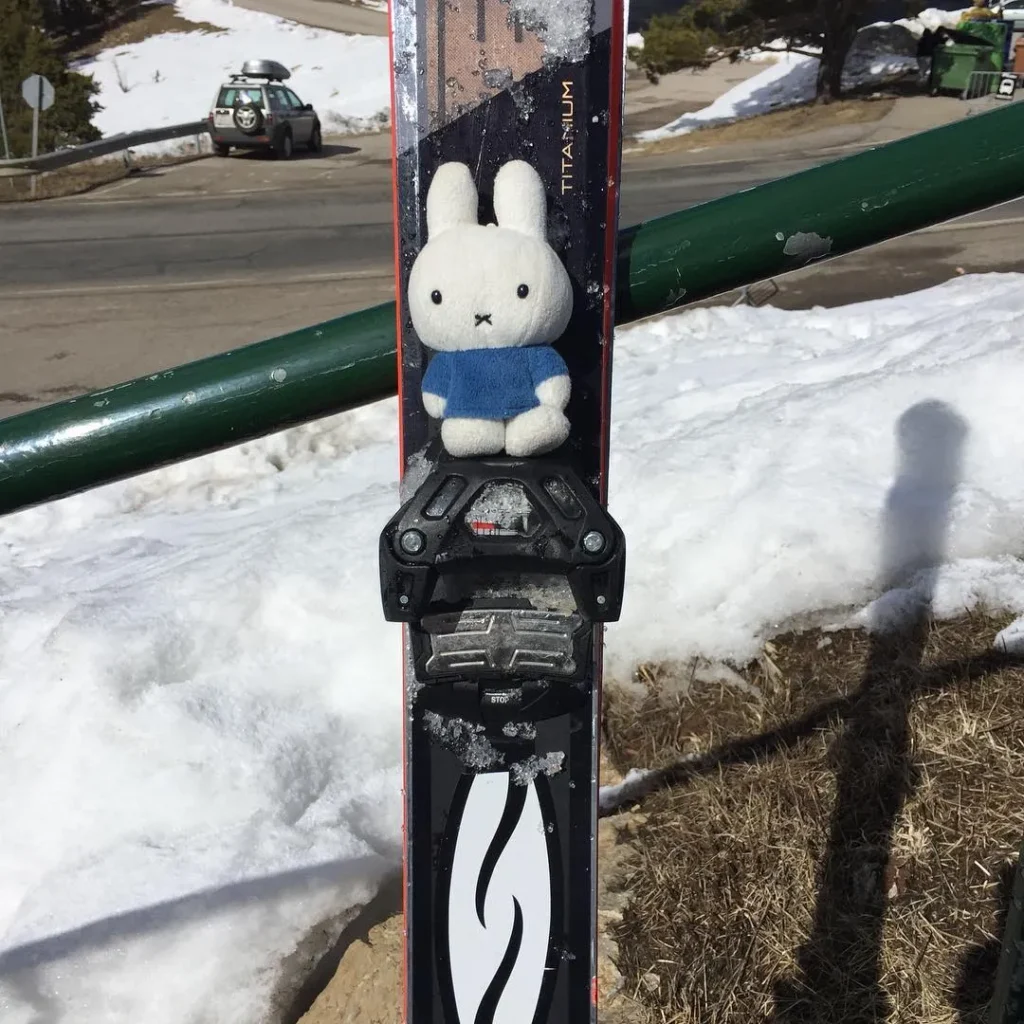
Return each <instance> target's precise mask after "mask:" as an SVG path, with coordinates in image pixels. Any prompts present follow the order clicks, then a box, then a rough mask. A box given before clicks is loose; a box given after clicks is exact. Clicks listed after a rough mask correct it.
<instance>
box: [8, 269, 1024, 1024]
mask: <svg viewBox="0 0 1024 1024" xmlns="http://www.w3.org/2000/svg"><path fill="white" fill-rule="evenodd" d="M1022 286H1024V276H1022V275H1012V274H1003V275H986V276H981V277H965V278H962V279H959V280H956V281H954V282H952V283H950V284H948V285H945V286H943V287H941V288H934V289H931V290H929V291H925V292H921V293H919V294H916V295H909V296H905V297H902V298H896V299H889V300H885V301H880V302H871V303H865V304H861V305H856V306H850V307H847V308H843V309H836V310H823V309H815V310H810V311H805V312H783V311H779V310H774V309H761V310H754V309H748V308H737V309H730V308H712V309H698V310H694V311H692V312H688V313H685V314H682V315H678V316H673V317H668V318H664V319H662V320H660V321H657V322H652V323H647V324H642V325H638V326H635V327H633V328H631V329H628V330H623V331H621V332H620V333H619V336H618V340H617V345H618V348H617V354H616V364H615V375H614V411H613V416H614V420H613V433H612V452H613V460H612V466H611V507H612V510H613V512H614V514H615V515H616V516H617V517H618V519H619V520H620V522H621V523H622V525H623V527H624V528H625V530H626V533H627V536H628V538H629V547H630V551H629V571H628V580H627V590H626V599H625V605H624V609H623V620H622V622H621V623H618V624H615V625H613V626H611V627H610V628H609V631H608V661H609V668H610V671H611V672H612V673H613V674H615V673H624V672H626V671H628V670H629V669H630V667H631V666H632V664H633V662H634V661H635V660H637V659H640V658H645V659H650V658H686V657H689V656H691V655H694V654H697V653H700V654H703V655H707V656H710V657H714V658H723V659H727V658H735V659H744V658H746V657H748V656H750V655H751V654H753V653H754V652H755V651H756V650H757V649H758V646H759V643H760V642H761V638H762V637H763V636H764V635H766V634H767V633H769V632H770V631H771V630H772V629H773V628H774V626H775V624H777V623H782V622H785V621H786V620H787V619H788V618H789V617H791V616H793V615H797V614H801V613H806V612H812V611H814V610H816V609H829V608H834V607H837V606H850V605H853V606H857V605H863V604H865V603H866V602H868V601H870V600H871V599H873V598H878V597H879V596H880V587H881V581H882V579H883V578H888V577H889V576H891V574H892V572H893V571H894V569H895V568H898V566H895V565H894V564H893V554H892V551H891V545H889V548H887V546H886V543H885V537H886V513H885V511H884V510H885V509H886V508H887V507H888V508H890V509H891V508H892V507H893V494H894V493H896V494H898V495H900V496H902V500H904V501H910V502H912V503H913V502H916V503H917V506H916V507H917V508H918V509H919V510H920V511H921V513H922V514H923V515H927V516H929V517H930V521H933V522H938V523H940V524H941V522H942V521H943V520H944V518H946V517H947V513H946V510H945V508H944V503H945V502H946V500H947V498H948V505H949V508H948V527H947V528H946V531H945V541H944V546H945V551H946V561H947V564H946V565H945V567H944V568H943V569H942V570H941V571H940V573H939V574H938V582H937V585H936V588H935V589H936V609H937V611H938V612H939V613H941V614H954V613H956V612H957V611H959V610H960V609H962V608H966V607H972V606H974V605H975V604H977V603H978V602H985V603H988V604H991V605H993V606H1000V607H1007V608H1011V609H1016V610H1018V611H1024V570H1022V567H1021V563H1020V562H1019V561H1018V559H1017V558H1016V557H1014V556H1015V555H1016V553H1018V552H1021V551H1022V550H1024V473H1022V472H1021V467H1020V457H1021V456H1020V451H1019V448H1020V446H1019V429H1018V422H1019V418H1020V397H1019V383H1018V382H1019V381H1020V379H1021V378H1022V376H1024V350H1022V348H1021V346H1020V336H1021V334H1022V332H1024V307H1022V304H1021V300H1020V296H1021V293H1022V292H1021V290H1022ZM935 402H940V403H946V404H947V406H948V408H946V407H945V406H936V405H935V404H934V403H935ZM928 403H933V404H928ZM395 416H396V406H395V402H394V400H391V401H386V402H381V403H378V404H377V405H374V406H371V407H369V408H366V409H362V410H358V411H356V412H353V413H348V414H345V415H342V416H338V417H334V418H332V419H330V420H325V421H322V422H319V423H317V424H313V425H309V426H305V427H301V428H296V429H294V430H290V431H287V432H285V433H282V434H279V435H275V436H274V437H271V438H268V439H265V440H263V441H261V442H259V443H253V444H248V445H243V446H241V447H239V448H236V449H233V450H230V451H226V452H222V453H219V454H217V455H214V456H210V457H206V458H202V459H197V460H194V461H192V462H189V463H186V464H183V465H180V466H176V467H173V468H169V469H166V470H161V471H159V472H156V473H152V474H149V475H147V476H144V477H140V478H138V479H136V480H133V481H127V482H124V483H120V484H116V485H112V486H109V487H106V488H103V489H101V490H98V491H95V492H93V493H90V494H86V495H82V496H79V497H76V498H71V499H67V500H65V501H62V502H58V503H55V504H52V505H49V506H46V507H43V508H39V509H33V510H29V511H26V512H23V513H20V514H18V515H15V516H10V517H8V518H6V519H4V520H0V547H2V550H3V552H4V556H5V557H4V579H3V582H4V586H3V588H2V591H0V822H2V823H3V824H2V828H3V840H4V841H3V842H2V843H0V936H2V938H0V1020H2V1021H3V1022H4V1024H30V1022H35V1021H38V1020H39V1012H40V1007H45V1008H46V1009H45V1013H46V1019H47V1021H49V1022H50V1024H101V1022H102V1024H137V1022H139V1021H145V1022H146V1024H181V1022H182V1021H186V1020H187V1021H189V1022H191V1024H253V1022H254V1021H258V1020H261V1019H262V1014H263V1012H264V1011H265V1009H266V1008H267V1006H268V1005H269V1002H270V998H271V993H272V992H273V991H274V989H275V986H277V985H278V984H279V980H280V979H279V968H280V964H281V962H282V961H283V959H284V958H285V957H286V956H287V955H288V954H290V953H291V952H293V951H294V949H295V946H296V943H297V942H299V941H300V940H301V938H302V937H303V936H304V935H306V934H307V933H308V932H309V931H310V930H311V929H313V928H314V927H315V925H316V924H317V923H318V922H319V921H321V920H322V919H324V918H325V917H327V916H329V915H331V914H335V913H342V912H344V911H345V910H346V908H349V909H351V908H354V907H356V906H358V905H359V904H361V903H363V902H364V901H365V900H367V899H368V898H369V897H370V896H371V895H372V893H373V892H374V891H375V889H376V888H377V887H378V885H379V884H380V881H381V879H382V878H383V877H384V876H385V875H386V874H387V873H388V872H390V871H392V870H394V869H395V867H396V865H397V864H398V861H399V835H400V805H399V785H400V784H399V743H400V739H399V737H400V729H401V720H402V701H401V695H400V692H399V689H400V683H399V674H400V659H399V651H398V647H399V642H400V639H399V638H400V630H399V629H398V628H397V627H396V626H394V625H390V624H388V623H385V622H383V621H382V619H381V612H380V604H379V599H378V595H377V564H376V557H377V556H376V538H377V533H378V530H379V529H380V526H381V525H382V524H383V523H384V522H385V521H386V519H387V518H388V517H389V516H390V514H391V513H392V512H393V510H394V509H395V507H396V504H397V500H398V496H397V487H396V485H395V474H396V470H397V463H398V458H397V453H396V448H395V434H396V429H395ZM922 416H923V417H924V418H925V420H926V421H927V422H931V423H936V422H938V423H939V424H940V425H941V424H946V425H947V426H948V427H949V428H950V429H946V430H944V431H940V432H938V434H937V435H936V436H938V437H945V438H946V442H947V444H952V443H954V442H956V443H958V444H959V442H958V441H957V438H958V437H959V436H960V434H963V440H962V451H960V452H959V455H960V459H959V461H960V469H959V475H958V479H959V483H958V485H957V486H955V488H953V493H952V495H951V496H948V495H944V493H943V487H942V486H937V485H936V481H935V480H934V479H932V478H930V477H929V474H928V472H926V471H924V470H922V468H921V465H920V464H914V463H913V460H911V465H910V466H909V471H908V467H907V466H906V465H905V466H904V468H903V473H902V477H901V484H900V487H899V488H895V489H894V481H895V480H896V479H897V476H898V475H899V474H900V469H899V459H900V453H899V444H898V440H897V431H898V430H899V429H901V428H900V423H901V418H902V422H903V423H904V424H906V423H907V422H908V419H909V421H914V420H915V417H916V418H917V419H920V418H921V417H922ZM929 417H930V419H929ZM958 424H960V426H958ZM905 433H906V431H905V430H904V434H905ZM933 447H934V444H933ZM924 454H927V453H924ZM938 454H939V455H940V456H941V454H942V453H941V452H940V453H938ZM933 455H934V453H933ZM904 461H905V462H906V461H907V460H904ZM955 461H956V460H955V459H952V458H951V457H945V458H937V457H932V458H926V459H925V461H924V466H925V467H927V466H934V465H938V464H941V465H944V466H949V465H952V464H954V463H955ZM915 465H916V469H915ZM940 483H943V482H942V481H940ZM953 484H956V480H954V481H953ZM946 485H949V481H948V480H946V481H945V482H944V484H943V486H946ZM950 486H951V485H950ZM890 532H891V531H890ZM897 598H898V595H897V596H896V598H894V597H892V596H890V597H889V598H888V600H889V601H890V602H892V601H893V600H896V599H897ZM845 617H846V613H843V614H842V615H840V616H839V618H841V619H845Z"/></svg>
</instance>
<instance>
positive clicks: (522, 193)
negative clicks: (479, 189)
mask: <svg viewBox="0 0 1024 1024" xmlns="http://www.w3.org/2000/svg"><path fill="white" fill-rule="evenodd" d="M494 215H495V216H496V217H497V218H498V226H499V227H503V228H512V230H513V231H519V232H522V234H524V235H532V236H533V237H534V238H539V239H540V240H541V241H544V240H545V238H546V237H547V220H548V211H547V202H546V201H545V197H544V184H543V183H542V182H541V180H540V175H539V174H538V173H537V172H536V171H535V170H534V169H533V168H532V167H531V166H530V165H529V164H528V163H526V161H525V160H510V161H509V162H508V163H507V164H505V165H504V166H503V167H502V168H501V170H499V171H498V173H497V175H496V176H495V178H494Z"/></svg>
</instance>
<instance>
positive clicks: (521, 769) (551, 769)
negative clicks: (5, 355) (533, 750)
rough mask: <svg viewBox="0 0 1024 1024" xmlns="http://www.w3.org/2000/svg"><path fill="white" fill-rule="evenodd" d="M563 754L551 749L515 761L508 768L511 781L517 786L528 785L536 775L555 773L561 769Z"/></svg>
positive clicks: (563, 761)
mask: <svg viewBox="0 0 1024 1024" xmlns="http://www.w3.org/2000/svg"><path fill="white" fill-rule="evenodd" d="M564 763H565V754H564V753H563V752H562V751H561V750H553V751H551V752H550V753H548V754H534V755H533V756H531V757H528V758H526V759H525V760H523V761H517V762H516V763H515V764H513V765H512V766H511V767H510V768H509V774H510V775H511V776H512V781H513V782H514V783H515V784H516V785H517V786H528V785H530V783H531V782H533V781H534V779H536V778H537V776H538V775H555V774H557V773H558V772H560V771H561V770H562V765H563V764H564Z"/></svg>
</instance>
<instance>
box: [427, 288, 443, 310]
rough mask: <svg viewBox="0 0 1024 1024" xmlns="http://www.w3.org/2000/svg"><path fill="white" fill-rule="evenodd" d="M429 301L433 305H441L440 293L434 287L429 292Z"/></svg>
mask: <svg viewBox="0 0 1024 1024" xmlns="http://www.w3.org/2000/svg"><path fill="white" fill-rule="evenodd" d="M430 301H431V302H432V303H433V304H434V305H435V306H440V305H441V293H440V292H439V291H438V290H437V289H436V288H435V289H434V290H433V291H432V292H431V293H430Z"/></svg>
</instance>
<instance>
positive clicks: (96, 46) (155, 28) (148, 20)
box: [72, 3, 224, 58]
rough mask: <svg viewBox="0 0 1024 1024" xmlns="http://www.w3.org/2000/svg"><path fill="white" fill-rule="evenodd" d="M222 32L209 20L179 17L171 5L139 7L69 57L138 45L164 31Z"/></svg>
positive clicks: (92, 55)
mask: <svg viewBox="0 0 1024 1024" xmlns="http://www.w3.org/2000/svg"><path fill="white" fill-rule="evenodd" d="M223 31H224V29H223V28H220V27H219V26H217V25H211V24H210V23H209V22H208V21H189V20H188V19H187V18H183V17H181V15H179V14H178V13H177V12H176V11H175V9H174V4H173V3H164V4H153V5H147V6H142V5H140V6H139V7H137V8H136V9H135V10H134V11H132V12H130V13H129V14H128V15H127V16H126V17H125V18H123V19H122V20H121V21H120V22H119V23H118V24H117V25H115V26H113V27H111V28H109V29H107V31H106V32H104V33H103V35H101V36H100V37H99V38H98V39H95V40H93V41H91V42H90V43H89V44H88V45H87V46H83V47H81V48H80V49H77V50H76V51H75V52H74V53H73V54H72V56H73V57H76V58H81V57H94V56H95V55H96V54H97V53H99V52H100V51H101V50H108V49H111V48H113V47H116V46H127V45H128V44H129V43H141V42H142V40H143V39H149V38H150V36H158V35H163V34H164V33H167V32H223Z"/></svg>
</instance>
